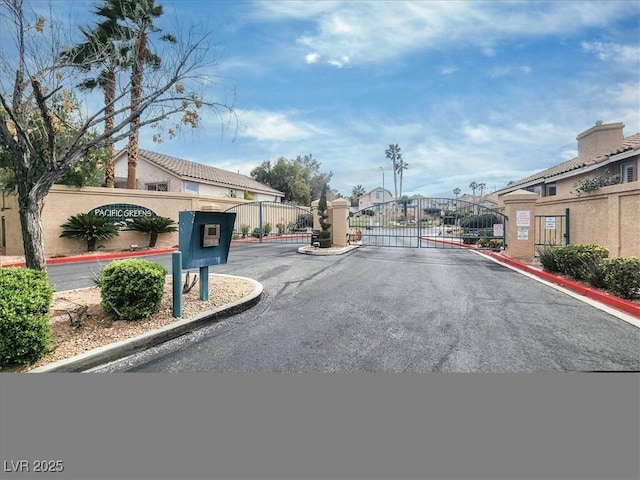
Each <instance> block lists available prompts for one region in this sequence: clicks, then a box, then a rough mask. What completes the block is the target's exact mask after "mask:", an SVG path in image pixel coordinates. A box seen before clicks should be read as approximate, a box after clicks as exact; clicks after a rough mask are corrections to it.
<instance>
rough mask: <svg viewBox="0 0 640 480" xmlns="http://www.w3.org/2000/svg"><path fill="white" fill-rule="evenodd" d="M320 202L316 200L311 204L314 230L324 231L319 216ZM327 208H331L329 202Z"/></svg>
mask: <svg viewBox="0 0 640 480" xmlns="http://www.w3.org/2000/svg"><path fill="white" fill-rule="evenodd" d="M319 203H320V200H314V201H313V202H311V210H312V211H313V229H314V230H322V229H321V228H320V217H319V216H318V204H319ZM327 208H329V202H327Z"/></svg>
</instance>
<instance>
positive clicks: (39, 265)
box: [18, 193, 47, 270]
mask: <svg viewBox="0 0 640 480" xmlns="http://www.w3.org/2000/svg"><path fill="white" fill-rule="evenodd" d="M18 202H19V204H20V226H21V229H22V245H23V247H24V257H25V260H26V266H27V268H33V269H35V270H46V269H47V264H46V259H45V256H44V242H43V238H42V232H43V229H42V207H43V206H44V199H37V198H34V196H33V195H32V194H28V193H27V194H26V195H22V194H19V199H18Z"/></svg>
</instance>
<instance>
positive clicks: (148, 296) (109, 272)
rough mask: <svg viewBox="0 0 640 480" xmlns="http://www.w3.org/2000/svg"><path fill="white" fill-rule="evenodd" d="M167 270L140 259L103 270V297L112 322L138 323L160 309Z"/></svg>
mask: <svg viewBox="0 0 640 480" xmlns="http://www.w3.org/2000/svg"><path fill="white" fill-rule="evenodd" d="M166 275H167V271H166V269H165V268H164V267H163V266H162V265H160V264H159V263H154V262H150V261H148V260H140V259H137V258H128V259H124V260H116V261H114V262H112V263H110V264H109V265H107V266H106V267H104V269H103V270H102V277H101V286H100V287H101V288H100V297H101V299H102V308H103V309H104V311H105V312H106V314H107V316H108V317H109V318H110V319H111V320H138V319H140V318H146V317H148V316H149V315H153V314H154V313H156V312H157V311H158V310H159V309H160V303H161V302H162V296H163V294H164V283H165V277H166Z"/></svg>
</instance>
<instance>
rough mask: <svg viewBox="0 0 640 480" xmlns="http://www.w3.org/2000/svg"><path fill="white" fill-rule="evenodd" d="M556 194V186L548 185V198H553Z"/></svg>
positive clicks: (553, 184)
mask: <svg viewBox="0 0 640 480" xmlns="http://www.w3.org/2000/svg"><path fill="white" fill-rule="evenodd" d="M555 194H556V184H555V183H549V184H548V185H547V197H553V196H554V195H555Z"/></svg>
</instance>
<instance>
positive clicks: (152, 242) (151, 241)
mask: <svg viewBox="0 0 640 480" xmlns="http://www.w3.org/2000/svg"><path fill="white" fill-rule="evenodd" d="M157 241H158V234H157V233H155V232H154V233H152V234H151V238H150V239H149V248H153V247H155V246H156V242H157Z"/></svg>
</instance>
